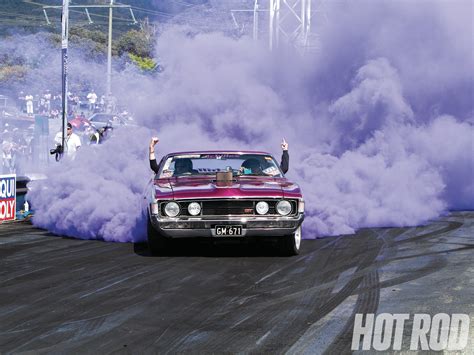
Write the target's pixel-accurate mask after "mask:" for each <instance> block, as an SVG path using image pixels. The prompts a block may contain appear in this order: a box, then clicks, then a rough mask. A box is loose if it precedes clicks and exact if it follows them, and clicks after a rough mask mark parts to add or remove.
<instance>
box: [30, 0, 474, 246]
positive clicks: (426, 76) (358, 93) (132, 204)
mask: <svg viewBox="0 0 474 355" xmlns="http://www.w3.org/2000/svg"><path fill="white" fill-rule="evenodd" d="M451 5H452V6H451ZM471 11H472V3H471V2H470V1H454V2H452V3H451V2H449V3H448V2H444V1H432V2H423V3H417V4H414V3H413V4H412V3H408V2H404V1H400V2H394V1H381V2H378V3H377V5H374V3H373V1H358V2H357V3H356V4H355V3H352V2H338V3H331V5H330V7H329V8H328V12H329V18H330V19H331V18H332V19H334V20H333V21H331V20H330V21H329V22H328V23H326V24H325V25H324V26H322V27H321V29H320V37H321V49H320V51H319V52H318V53H316V54H314V55H310V56H307V57H305V58H300V57H298V56H297V55H296V54H294V53H292V52H291V51H290V50H289V49H288V48H282V49H281V50H279V51H275V52H273V53H270V52H268V50H267V49H266V47H265V45H264V44H262V43H256V42H253V41H251V40H250V39H249V38H246V37H243V38H238V39H236V38H231V37H229V36H227V35H225V34H222V33H218V32H210V31H208V29H207V31H206V32H205V33H204V32H199V30H197V29H195V28H190V27H177V26H170V27H169V28H168V29H167V30H166V31H164V32H163V33H162V34H161V36H160V37H159V39H158V43H157V48H156V53H157V55H159V57H160V59H161V61H162V64H163V67H164V68H165V70H164V72H162V73H160V74H159V75H157V76H155V77H150V76H145V75H142V74H140V73H137V72H134V71H125V72H122V73H116V74H115V75H114V89H115V93H116V94H117V95H118V97H119V99H120V101H121V102H124V103H126V105H127V107H129V108H130V110H131V111H132V112H134V113H135V115H136V119H137V121H138V123H139V125H140V126H141V127H140V128H131V127H128V128H123V129H121V130H117V132H116V134H114V136H113V138H112V139H111V140H110V141H109V142H107V143H106V144H104V145H103V146H101V147H97V149H95V148H86V149H83V150H82V151H80V152H79V154H78V156H77V159H76V160H75V161H74V162H69V163H66V162H64V163H62V164H59V165H58V166H55V167H52V168H51V169H49V171H48V172H47V175H48V180H45V181H40V182H37V183H36V184H34V185H33V191H32V192H31V193H30V199H31V201H32V203H33V205H34V207H35V211H36V215H35V217H34V223H35V224H37V225H38V226H41V227H46V228H48V229H49V230H51V231H53V232H55V233H60V234H66V235H70V236H75V237H79V238H102V239H105V240H113V241H137V240H143V236H144V234H143V229H141V227H142V226H143V216H142V214H141V211H140V207H139V206H140V204H141V203H142V200H143V188H144V187H145V185H146V182H147V180H148V179H149V178H150V177H151V172H150V171H149V168H148V161H147V156H146V148H147V142H148V140H149V138H150V137H151V136H152V135H158V136H159V137H160V143H159V145H158V147H157V154H158V156H161V155H162V154H165V153H167V152H170V151H173V150H186V149H209V148H215V149H219V148H225V149H239V148H242V149H244V148H245V149H258V150H260V149H262V150H268V151H270V152H272V153H273V154H274V155H275V156H277V157H279V155H280V151H279V142H280V140H281V138H282V137H285V138H286V139H287V141H288V142H289V144H290V171H289V173H288V175H289V177H290V178H292V179H294V180H296V181H297V182H298V183H300V184H301V186H302V188H303V192H304V196H305V199H306V214H307V218H306V220H305V223H304V237H305V238H315V237H317V236H323V235H336V234H341V233H352V232H354V231H355V230H356V229H357V228H361V227H373V226H407V225H416V224H420V223H424V222H426V221H427V220H429V219H431V218H435V217H437V216H439V215H440V214H441V213H443V212H445V211H447V210H448V209H461V208H462V209H472V208H473V207H474V185H473V184H474V183H473V181H474V175H473V164H474V163H473V156H474V148H473V141H474V136H473V135H474V130H473V126H472V124H473V116H472V115H473V107H472V90H473V86H472V85H473V84H472V83H473V71H472V62H473V60H474V58H473V51H472V46H473V45H472V43H471V39H470V33H472V21H471V19H470V17H469V13H471ZM434 29H436V31H435V30H434Z"/></svg>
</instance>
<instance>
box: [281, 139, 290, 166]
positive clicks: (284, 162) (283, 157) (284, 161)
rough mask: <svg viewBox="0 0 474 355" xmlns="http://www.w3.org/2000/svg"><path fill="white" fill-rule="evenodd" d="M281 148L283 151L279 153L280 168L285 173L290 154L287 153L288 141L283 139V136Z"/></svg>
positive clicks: (288, 164)
mask: <svg viewBox="0 0 474 355" xmlns="http://www.w3.org/2000/svg"><path fill="white" fill-rule="evenodd" d="M281 150H282V151H283V152H282V154H281V163H280V169H281V170H282V171H283V174H286V172H287V171H288V169H289V167H290V155H289V154H288V143H287V142H286V141H285V138H283V141H282V142H281Z"/></svg>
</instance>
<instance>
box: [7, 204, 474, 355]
mask: <svg viewBox="0 0 474 355" xmlns="http://www.w3.org/2000/svg"><path fill="white" fill-rule="evenodd" d="M473 248H474V212H456V213H452V214H450V215H449V216H447V217H444V218H440V219H439V220H436V221H433V222H432V223H430V224H428V225H426V226H423V227H417V228H374V229H363V230H360V231H359V232H358V233H357V234H355V235H348V236H339V237H332V238H325V239H318V240H305V241H304V242H303V247H302V253H301V254H300V255H299V256H296V257H291V258H285V257H277V256H274V252H275V250H274V249H272V248H271V245H267V246H258V247H255V246H251V245H233V244H226V245H218V246H212V245H206V244H205V245H196V244H193V245H192V247H190V248H188V249H186V250H184V251H181V252H178V253H177V255H173V256H169V257H151V256H150V255H149V254H148V251H147V248H146V246H145V245H131V244H118V243H105V242H100V241H87V240H76V239H70V238H62V237H58V236H53V235H51V234H49V233H48V232H46V231H43V230H39V229H36V228H34V227H33V226H31V225H30V224H27V223H12V224H4V225H1V226H0V353H2V354H3V353H22V352H31V351H32V352H34V353H58V352H62V353H84V352H89V353H91V352H92V353H101V354H102V353H124V354H126V353H130V354H139V353H168V352H169V353H176V352H179V353H183V352H184V353H223V352H228V353H229V352H230V353H236V352H245V353H248V352H252V353H262V352H267V353H285V352H288V353H307V354H346V353H351V351H350V344H351V339H352V330H353V322H354V314H355V313H382V312H388V313H411V314H413V313H430V314H435V313H439V312H444V313H469V314H470V315H471V317H472V316H473V314H474V304H473V303H474V300H473V297H472V295H473V294H474V276H473V275H474V264H473V262H472V260H474V258H473V256H474V249H473ZM471 323H473V322H471ZM471 334H472V324H471ZM408 343H409V342H408ZM404 344H407V342H406V341H404ZM472 345H473V341H472V336H471V338H470V343H469V345H468V346H469V347H472V348H474V346H472ZM406 347H407V345H405V348H406ZM469 347H468V349H469Z"/></svg>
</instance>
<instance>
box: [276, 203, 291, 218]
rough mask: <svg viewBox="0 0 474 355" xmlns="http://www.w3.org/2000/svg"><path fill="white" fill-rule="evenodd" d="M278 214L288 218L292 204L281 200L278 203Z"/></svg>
mask: <svg viewBox="0 0 474 355" xmlns="http://www.w3.org/2000/svg"><path fill="white" fill-rule="evenodd" d="M277 212H278V213H279V214H281V215H282V216H287V215H289V214H290V213H291V203H289V202H288V201H286V200H281V201H280V202H278V203H277Z"/></svg>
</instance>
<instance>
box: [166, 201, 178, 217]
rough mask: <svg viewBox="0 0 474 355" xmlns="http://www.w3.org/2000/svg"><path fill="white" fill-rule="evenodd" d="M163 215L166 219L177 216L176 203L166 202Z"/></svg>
mask: <svg viewBox="0 0 474 355" xmlns="http://www.w3.org/2000/svg"><path fill="white" fill-rule="evenodd" d="M165 213H166V215H167V216H168V217H176V216H177V215H179V205H178V204H177V203H176V202H168V203H167V204H166V206H165Z"/></svg>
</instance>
